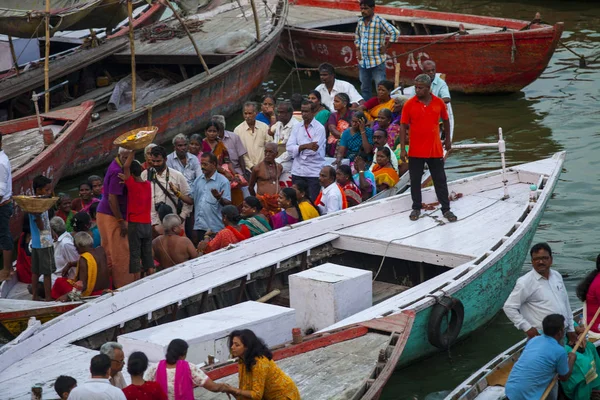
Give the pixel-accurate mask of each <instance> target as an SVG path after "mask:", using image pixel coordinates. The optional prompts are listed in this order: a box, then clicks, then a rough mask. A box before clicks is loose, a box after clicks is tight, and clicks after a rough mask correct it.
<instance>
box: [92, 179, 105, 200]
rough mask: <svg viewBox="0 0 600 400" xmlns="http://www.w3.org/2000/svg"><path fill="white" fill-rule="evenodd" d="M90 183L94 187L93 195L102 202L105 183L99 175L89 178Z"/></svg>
mask: <svg viewBox="0 0 600 400" xmlns="http://www.w3.org/2000/svg"><path fill="white" fill-rule="evenodd" d="M88 183H89V184H90V186H91V187H92V195H93V196H94V197H95V198H97V199H98V200H102V193H103V192H104V190H103V182H102V178H100V177H99V176H98V175H92V176H90V177H89V178H88Z"/></svg>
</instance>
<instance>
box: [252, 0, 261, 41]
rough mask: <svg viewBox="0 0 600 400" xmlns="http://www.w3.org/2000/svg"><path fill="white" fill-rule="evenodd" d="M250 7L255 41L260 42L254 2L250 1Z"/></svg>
mask: <svg viewBox="0 0 600 400" xmlns="http://www.w3.org/2000/svg"><path fill="white" fill-rule="evenodd" d="M250 5H251V6H252V15H254V27H255V28H256V41H257V42H260V25H259V24H258V12H257V11H256V4H255V3H254V0H250Z"/></svg>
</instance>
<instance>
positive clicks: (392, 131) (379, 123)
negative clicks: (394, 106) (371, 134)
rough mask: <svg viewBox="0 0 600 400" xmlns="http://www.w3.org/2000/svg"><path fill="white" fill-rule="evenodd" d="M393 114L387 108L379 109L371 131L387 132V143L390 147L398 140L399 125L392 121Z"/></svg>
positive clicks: (394, 145)
mask: <svg viewBox="0 0 600 400" xmlns="http://www.w3.org/2000/svg"><path fill="white" fill-rule="evenodd" d="M393 118H394V116H393V114H392V112H391V111H390V110H388V109H387V108H384V109H382V110H381V111H379V114H378V115H377V120H376V121H375V123H374V124H373V131H376V130H379V129H381V130H384V131H385V132H386V133H387V144H388V146H390V148H391V149H395V148H396V146H397V143H399V141H400V125H399V124H397V123H394V122H392V121H393Z"/></svg>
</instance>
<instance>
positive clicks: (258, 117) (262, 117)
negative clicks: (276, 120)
mask: <svg viewBox="0 0 600 400" xmlns="http://www.w3.org/2000/svg"><path fill="white" fill-rule="evenodd" d="M256 120H257V121H260V122H264V123H265V124H267V125H268V126H271V119H270V118H269V117H267V116H266V115H265V114H263V113H262V112H260V113H258V114H257V115H256Z"/></svg>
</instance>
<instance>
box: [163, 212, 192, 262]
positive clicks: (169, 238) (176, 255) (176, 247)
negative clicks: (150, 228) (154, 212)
mask: <svg viewBox="0 0 600 400" xmlns="http://www.w3.org/2000/svg"><path fill="white" fill-rule="evenodd" d="M162 226H163V229H164V232H165V233H164V234H163V235H160V236H159V237H157V238H156V239H154V240H153V241H152V251H153V252H154V258H155V259H156V261H158V263H159V264H160V268H161V269H164V268H168V267H172V266H174V265H177V264H180V263H182V262H185V261H188V260H191V259H192V258H196V257H198V252H197V251H196V248H195V247H194V245H193V243H192V241H191V240H190V239H188V238H187V237H185V236H181V235H180V233H181V229H182V226H181V219H180V218H179V216H177V215H176V214H169V215H167V216H166V217H165V218H164V219H163V222H162Z"/></svg>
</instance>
